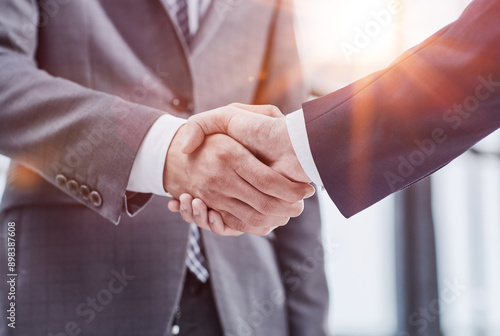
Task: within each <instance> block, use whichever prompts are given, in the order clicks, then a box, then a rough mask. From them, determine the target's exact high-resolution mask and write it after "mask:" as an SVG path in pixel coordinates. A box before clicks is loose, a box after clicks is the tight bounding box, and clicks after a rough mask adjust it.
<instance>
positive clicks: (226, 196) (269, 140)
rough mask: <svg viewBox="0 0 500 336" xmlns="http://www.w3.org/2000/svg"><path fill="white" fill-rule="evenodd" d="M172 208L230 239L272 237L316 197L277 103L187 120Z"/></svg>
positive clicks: (173, 167)
mask: <svg viewBox="0 0 500 336" xmlns="http://www.w3.org/2000/svg"><path fill="white" fill-rule="evenodd" d="M163 179H164V187H165V190H167V191H168V192H169V193H170V194H171V195H172V196H173V197H174V198H175V199H173V200H171V201H170V202H169V205H168V207H169V209H170V210H171V211H174V212H180V213H181V215H182V217H183V219H184V220H185V221H187V222H194V223H196V224H197V225H198V226H199V227H201V228H203V229H206V230H210V231H212V232H214V233H216V234H219V235H223V236H236V235H240V234H242V233H250V234H256V235H267V234H269V233H270V232H271V231H272V230H274V229H275V228H276V227H278V226H282V225H285V224H286V223H287V222H288V221H289V219H290V217H297V216H298V215H300V214H301V213H302V210H303V199H304V198H307V197H310V196H312V195H313V194H314V188H313V187H312V186H311V185H310V184H309V182H310V181H309V178H308V177H307V175H306V174H305V173H304V171H303V170H302V168H301V166H300V163H299V162H298V159H297V157H296V156H295V152H294V150H293V147H292V144H291V141H290V139H289V136H288V132H287V129H286V120H285V117H284V116H283V114H281V112H280V111H279V110H278V109H277V108H276V107H274V106H268V105H266V106H250V105H243V104H231V105H229V106H226V107H222V108H219V109H215V110H212V111H209V112H205V113H201V114H197V115H195V116H192V117H191V118H189V119H188V122H187V124H186V125H184V126H182V127H181V128H180V129H179V131H178V132H177V134H176V136H175V137H174V139H173V140H172V143H171V145H170V148H169V151H168V153H167V159H166V161H165V170H164V178H163Z"/></svg>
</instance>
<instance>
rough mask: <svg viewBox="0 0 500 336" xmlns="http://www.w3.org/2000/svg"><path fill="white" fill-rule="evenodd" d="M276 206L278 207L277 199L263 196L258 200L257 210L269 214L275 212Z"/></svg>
mask: <svg viewBox="0 0 500 336" xmlns="http://www.w3.org/2000/svg"><path fill="white" fill-rule="evenodd" d="M278 208H279V204H278V201H276V200H274V199H268V198H265V199H263V200H262V201H261V202H260V209H259V210H260V212H261V213H264V214H269V215H271V214H273V213H276V211H277V210H278Z"/></svg>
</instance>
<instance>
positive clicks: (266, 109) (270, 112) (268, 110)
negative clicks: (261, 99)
mask: <svg viewBox="0 0 500 336" xmlns="http://www.w3.org/2000/svg"><path fill="white" fill-rule="evenodd" d="M229 106H234V107H237V108H239V109H242V110H245V111H249V112H253V113H258V114H262V115H266V116H269V117H274V118H280V117H283V116H284V114H283V113H281V111H280V109H279V108H277V107H276V106H274V105H247V104H241V103H232V104H230V105H229Z"/></svg>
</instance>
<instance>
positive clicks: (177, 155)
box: [163, 125, 187, 197]
mask: <svg viewBox="0 0 500 336" xmlns="http://www.w3.org/2000/svg"><path fill="white" fill-rule="evenodd" d="M185 134H186V127H185V125H182V126H181V127H180V128H179V129H178V131H177V133H176V134H175V135H174V138H173V139H172V142H171V143H170V147H169V149H168V151H167V155H166V158H165V166H164V169H163V188H164V189H165V191H166V192H167V193H170V194H171V195H172V196H174V197H179V196H180V192H179V190H180V189H181V185H182V181H180V180H179V176H182V175H180V174H176V172H179V171H183V170H184V167H185V165H184V162H185V159H186V157H187V156H186V154H184V153H183V152H182V149H181V148H182V144H183V142H184V137H185Z"/></svg>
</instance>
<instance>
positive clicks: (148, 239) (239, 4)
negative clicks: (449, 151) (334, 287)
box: [0, 0, 330, 336]
mask: <svg viewBox="0 0 500 336" xmlns="http://www.w3.org/2000/svg"><path fill="white" fill-rule="evenodd" d="M164 1H166V0H121V1H118V0H100V1H98V0H39V1H35V0H16V1H12V0H0V153H2V154H4V155H6V156H9V157H10V158H11V159H12V162H13V163H12V165H11V167H10V170H9V176H8V185H7V189H6V191H5V194H4V198H3V200H2V206H1V212H0V256H1V258H0V263H1V264H0V265H1V269H2V270H6V267H7V262H8V259H7V257H8V256H7V238H8V233H9V231H8V230H9V227H12V226H14V225H15V244H16V253H15V272H16V273H17V277H16V278H15V284H16V286H15V299H12V298H9V297H8V295H7V294H8V293H10V290H11V287H10V285H9V284H8V283H7V280H9V278H6V279H5V281H1V283H2V285H1V286H2V287H1V293H0V294H1V295H0V304H1V309H0V311H2V312H3V313H2V316H0V334H1V335H23V336H24V335H42V336H47V335H58V336H64V335H68V336H69V335H105V336H111V335H137V336H145V335H154V336H157V335H158V336H160V335H166V334H167V332H168V330H169V329H170V326H171V323H172V319H173V314H174V309H175V306H176V305H177V304H178V301H179V298H180V294H181V290H182V285H183V279H184V276H185V273H186V267H185V263H184V261H185V257H186V248H187V239H188V230H189V225H188V224H186V223H184V222H183V221H182V220H181V218H180V216H178V215H177V214H171V213H169V212H168V211H167V210H166V202H167V199H165V198H160V197H152V196H151V195H145V194H133V193H128V192H126V186H127V181H128V177H129V173H130V170H131V167H132V163H133V161H134V158H135V155H136V153H137V151H138V148H139V146H140V144H141V141H142V139H143V138H144V136H145V134H146V133H147V131H148V129H149V128H150V127H151V125H152V124H153V123H154V122H155V121H156V120H157V119H158V117H160V116H161V115H162V114H164V113H171V114H174V115H177V116H180V117H189V115H191V114H193V113H198V112H201V111H205V110H209V109H212V108H215V107H219V106H221V105H225V104H228V103H231V102H243V103H255V104H262V103H266V104H267V103H271V104H275V105H277V106H279V107H280V108H281V109H283V110H284V111H291V110H293V109H296V108H299V107H300V103H302V102H303V99H304V91H303V87H302V82H301V74H300V67H299V63H298V56H297V51H296V46H295V41H294V34H293V26H292V6H291V1H288V0H283V1H281V0H267V1H262V0H246V1H234V0H231V1H229V0H219V1H214V3H213V5H212V7H211V8H210V9H209V11H208V13H207V16H206V17H205V18H204V20H203V22H202V23H201V28H200V30H199V32H198V34H197V35H196V37H195V38H194V40H193V41H192V45H191V50H188V48H187V46H186V45H185V43H184V42H183V40H182V39H180V38H179V32H178V30H177V27H176V26H175V25H174V24H173V21H172V18H171V17H170V16H169V14H168V12H167V10H166V4H165V2H164ZM306 207H307V210H306V211H305V212H304V214H303V215H302V216H301V217H299V218H298V219H295V220H292V221H291V222H290V223H289V224H288V225H287V226H286V227H283V228H281V229H279V230H276V231H275V233H274V234H272V235H270V236H268V237H256V236H250V235H244V236H241V237H238V238H224V237H218V236H215V235H213V234H211V233H207V232H203V234H202V239H203V243H204V246H205V249H206V251H205V253H206V256H207V259H208V264H209V265H208V266H209V271H210V275H211V280H212V281H211V284H212V288H213V292H214V296H215V300H216V304H217V308H218V311H219V315H220V318H221V323H222V326H223V329H224V332H225V335H227V336H231V335H234V336H239V335H259V336H262V335H272V336H281V335H283V336H285V335H307V336H309V335H313V336H322V335H326V334H327V332H326V326H325V325H326V323H325V321H326V312H327V303H328V291H327V287H326V280H325V274H324V268H323V259H324V255H325V252H324V249H323V247H322V244H321V238H320V218H319V212H318V204H317V200H315V199H313V200H310V201H308V204H307V205H306ZM9 223H15V224H9ZM113 223H114V224H113ZM118 223H119V225H115V224H118ZM325 250H326V249H325ZM326 251H330V250H329V249H328V250H326ZM5 274H7V271H5V272H4V271H2V275H1V276H2V277H4V276H5ZM12 302H14V303H15V329H14V328H11V327H9V326H8V324H10V323H12V322H11V321H10V320H8V319H6V317H7V316H9V314H10V313H8V312H7V313H6V310H7V309H10V305H11V303H12ZM4 315H5V316H4Z"/></svg>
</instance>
